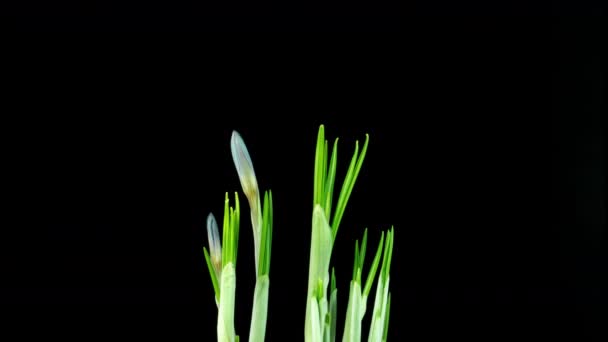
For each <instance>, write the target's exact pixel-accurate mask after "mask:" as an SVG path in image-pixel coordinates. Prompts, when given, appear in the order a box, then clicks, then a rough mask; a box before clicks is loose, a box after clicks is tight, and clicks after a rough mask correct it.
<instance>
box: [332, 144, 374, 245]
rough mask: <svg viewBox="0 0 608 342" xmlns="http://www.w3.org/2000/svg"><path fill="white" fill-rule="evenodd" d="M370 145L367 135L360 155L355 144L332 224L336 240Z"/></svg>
mask: <svg viewBox="0 0 608 342" xmlns="http://www.w3.org/2000/svg"><path fill="white" fill-rule="evenodd" d="M368 143H369V134H366V135H365V144H364V145H363V150H361V154H358V151H359V142H358V141H357V142H356V143H355V152H354V153H353V158H352V160H351V164H350V166H349V167H348V172H347V173H346V178H345V180H344V184H343V185H342V191H340V198H339V199H338V205H337V206H336V213H335V216H334V221H333V222H332V231H333V236H334V238H335V236H336V234H337V233H338V228H339V227H340V221H341V220H342V215H344V210H345V209H346V204H347V203H348V199H349V197H350V194H351V193H352V191H353V188H354V186H355V182H356V180H357V177H358V176H359V172H360V171H361V166H362V165H363V160H365V155H366V153H367V145H368ZM355 162H356V163H355Z"/></svg>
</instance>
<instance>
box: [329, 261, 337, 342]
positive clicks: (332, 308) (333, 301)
mask: <svg viewBox="0 0 608 342" xmlns="http://www.w3.org/2000/svg"><path fill="white" fill-rule="evenodd" d="M332 274H333V272H332ZM332 279H333V280H334V282H335V277H334V276H332ZM329 314H330V317H331V322H330V325H329V340H330V342H335V341H336V323H337V322H338V290H337V289H336V288H335V286H333V289H332V291H331V296H330V297H329Z"/></svg>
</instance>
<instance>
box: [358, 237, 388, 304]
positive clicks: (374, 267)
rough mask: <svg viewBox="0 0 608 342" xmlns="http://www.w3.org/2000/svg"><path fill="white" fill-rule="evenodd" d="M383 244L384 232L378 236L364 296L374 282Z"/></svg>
mask: <svg viewBox="0 0 608 342" xmlns="http://www.w3.org/2000/svg"><path fill="white" fill-rule="evenodd" d="M383 244H384V232H382V234H381V235H380V242H379V243H378V248H377V249H376V256H374V261H372V266H371V268H370V270H369V273H368V275H367V279H366V281H365V289H364V290H363V294H364V296H366V297H367V296H368V295H369V291H370V290H371V288H372V283H373V282H374V277H375V275H376V270H377V269H378V264H379V263H380V256H382V246H383Z"/></svg>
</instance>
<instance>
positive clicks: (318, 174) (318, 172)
mask: <svg viewBox="0 0 608 342" xmlns="http://www.w3.org/2000/svg"><path fill="white" fill-rule="evenodd" d="M324 141H325V127H324V126H323V125H321V126H319V133H318V135H317V148H316V152H315V178H314V196H313V206H314V205H316V204H321V203H322V202H321V196H322V192H323V188H322V187H323V186H324V185H325V184H324V183H323V158H324V156H323V151H324V143H323V142H324Z"/></svg>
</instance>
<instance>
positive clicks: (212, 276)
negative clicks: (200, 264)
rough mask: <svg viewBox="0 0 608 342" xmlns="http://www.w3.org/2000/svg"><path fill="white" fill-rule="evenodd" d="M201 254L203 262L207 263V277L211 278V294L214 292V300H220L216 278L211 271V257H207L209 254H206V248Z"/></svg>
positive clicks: (213, 271) (212, 270)
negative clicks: (203, 257) (202, 254)
mask: <svg viewBox="0 0 608 342" xmlns="http://www.w3.org/2000/svg"><path fill="white" fill-rule="evenodd" d="M203 253H204V254H205V260H206V261H207V268H208V269H209V276H210V277H211V283H212V284H213V292H215V299H216V300H219V299H220V287H219V285H218V283H217V277H216V276H215V270H214V269H213V264H212V263H211V257H210V256H209V252H207V248H205V247H203Z"/></svg>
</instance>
